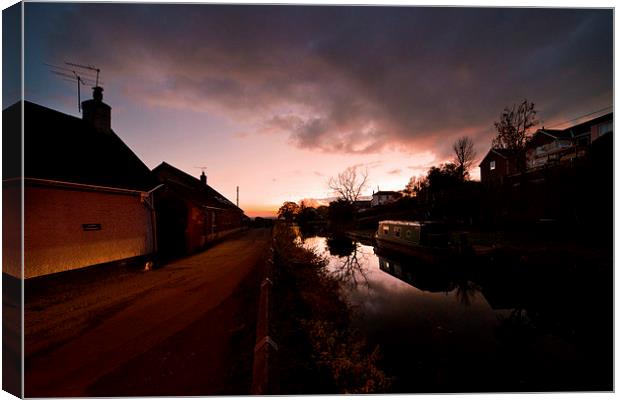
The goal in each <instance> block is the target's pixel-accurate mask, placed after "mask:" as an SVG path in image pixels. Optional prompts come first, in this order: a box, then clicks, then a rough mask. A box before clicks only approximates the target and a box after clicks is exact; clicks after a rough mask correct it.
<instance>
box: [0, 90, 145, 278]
mask: <svg viewBox="0 0 620 400" xmlns="http://www.w3.org/2000/svg"><path fill="white" fill-rule="evenodd" d="M102 92H103V89H101V88H99V87H97V88H95V89H94V93H93V99H92V100H88V101H85V102H83V103H82V107H83V118H82V119H80V118H76V117H73V116H70V115H67V114H63V113H61V112H58V111H54V110H51V109H49V108H46V107H43V106H40V105H37V104H34V103H31V102H27V101H25V102H24V103H23V106H24V115H23V117H24V121H25V122H24V127H23V128H24V136H23V137H24V148H23V150H24V176H23V184H24V192H23V204H24V232H23V234H24V242H23V246H24V278H34V277H38V276H41V275H48V274H52V273H57V272H62V271H67V270H74V269H78V268H83V267H87V266H91V265H95V264H103V263H110V262H117V261H121V260H129V259H147V258H149V257H151V256H152V255H153V253H154V252H155V251H156V242H155V236H154V226H155V213H154V209H153V207H152V205H153V203H152V192H151V191H152V190H153V189H154V188H155V187H156V186H157V181H156V180H155V179H154V177H153V176H152V174H151V172H150V170H149V169H148V167H147V166H146V165H144V163H142V161H140V159H139V158H138V157H137V156H136V155H135V154H134V153H133V152H132V151H131V149H129V147H127V145H126V144H125V143H123V141H122V140H121V139H120V138H119V137H118V136H117V135H116V134H115V133H114V132H113V131H112V129H111V120H110V118H111V108H110V106H108V105H107V104H105V103H103V95H102ZM21 108H22V104H21V103H16V104H14V105H13V106H11V107H9V108H7V109H6V110H4V111H3V117H4V119H5V121H6V123H7V124H10V125H11V126H13V127H19V125H20V123H19V121H20V119H21ZM20 133H21V132H20ZM17 134H18V130H17V129H15V132H13V130H7V131H5V135H17ZM14 139H15V138H7V140H14ZM21 181H22V180H21V171H13V170H10V171H5V174H4V177H3V191H4V193H3V194H5V195H6V198H7V199H19V198H20V194H19V192H20V191H21ZM10 201H11V203H14V201H13V200H10ZM6 206H7V209H10V210H13V214H16V215H17V216H19V215H20V214H19V213H15V211H19V205H18V204H6ZM7 216H8V215H7ZM10 218H15V217H14V216H11V217H10ZM5 221H6V220H5ZM13 222H15V224H9V225H10V226H14V227H15V226H20V225H21V224H20V223H19V221H13ZM4 233H5V240H6V243H7V245H8V246H13V245H16V244H18V243H19V241H20V239H19V234H20V232H18V230H16V231H15V232H7V231H6V230H5V231H4ZM9 254H19V252H12V251H9ZM20 265H21V263H20V260H18V259H15V258H14V257H12V256H11V257H9V258H8V259H7V258H6V257H5V259H4V260H3V271H4V272H7V273H9V274H11V275H13V276H17V277H19V276H20V275H21V271H20V269H21V268H20Z"/></svg>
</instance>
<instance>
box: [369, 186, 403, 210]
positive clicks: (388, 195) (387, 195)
mask: <svg viewBox="0 0 620 400" xmlns="http://www.w3.org/2000/svg"><path fill="white" fill-rule="evenodd" d="M401 197H403V194H402V193H400V192H395V191H391V190H380V191H378V192H376V193H373V194H372V200H370V206H371V207H376V206H382V205H384V204H389V203H394V202H395V201H397V200H399V199H400V198H401Z"/></svg>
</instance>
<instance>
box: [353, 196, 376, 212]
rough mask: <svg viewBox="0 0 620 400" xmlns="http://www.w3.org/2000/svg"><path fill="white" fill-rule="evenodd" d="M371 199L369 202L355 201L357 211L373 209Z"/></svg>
mask: <svg viewBox="0 0 620 400" xmlns="http://www.w3.org/2000/svg"><path fill="white" fill-rule="evenodd" d="M371 202H372V200H371V199H368V200H355V201H354V202H353V206H355V208H356V209H357V211H364V210H367V209H369V208H370V207H371Z"/></svg>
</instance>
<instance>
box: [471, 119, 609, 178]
mask: <svg viewBox="0 0 620 400" xmlns="http://www.w3.org/2000/svg"><path fill="white" fill-rule="evenodd" d="M612 131H613V113H609V114H606V115H603V116H600V117H597V118H594V119H591V120H589V121H586V122H583V123H580V124H578V125H574V126H572V127H570V128H566V129H545V128H542V129H539V130H537V131H536V132H535V133H534V134H533V135H532V137H531V138H530V139H529V140H528V142H527V144H526V145H525V149H524V150H523V151H522V152H518V151H510V150H507V149H495V148H492V149H490V150H489V152H488V153H487V155H486V156H485V157H484V158H483V159H482V161H481V162H480V165H479V166H480V180H481V181H482V183H484V184H493V183H500V184H501V183H502V182H504V181H505V179H506V177H510V176H514V175H516V174H519V173H522V172H525V173H528V175H529V173H530V172H534V171H536V170H538V169H541V168H545V167H550V166H554V165H558V164H561V163H565V162H571V161H572V160H575V159H579V158H582V157H585V156H587V155H588V153H589V151H590V149H591V145H592V143H594V142H596V141H597V140H599V139H600V138H601V137H603V136H605V135H608V134H611V132H612Z"/></svg>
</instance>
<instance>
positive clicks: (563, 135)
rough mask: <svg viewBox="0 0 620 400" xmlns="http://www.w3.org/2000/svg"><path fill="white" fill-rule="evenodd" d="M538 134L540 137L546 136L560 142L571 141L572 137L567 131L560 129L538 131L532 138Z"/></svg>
mask: <svg viewBox="0 0 620 400" xmlns="http://www.w3.org/2000/svg"><path fill="white" fill-rule="evenodd" d="M537 134H540V135H547V136H550V137H552V138H554V139H557V140H561V139H572V135H571V133H570V132H569V131H566V130H561V129H545V128H542V129H539V130H537V131H536V132H535V133H534V135H533V136H532V137H534V136H535V135H537Z"/></svg>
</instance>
